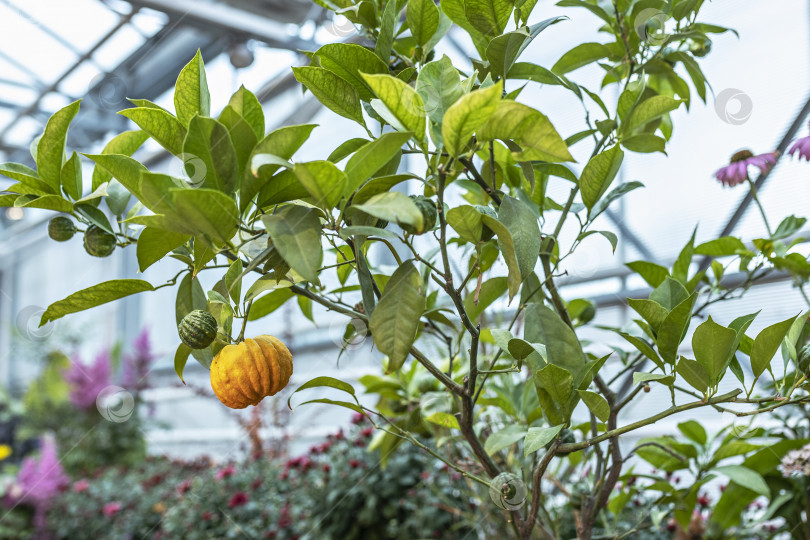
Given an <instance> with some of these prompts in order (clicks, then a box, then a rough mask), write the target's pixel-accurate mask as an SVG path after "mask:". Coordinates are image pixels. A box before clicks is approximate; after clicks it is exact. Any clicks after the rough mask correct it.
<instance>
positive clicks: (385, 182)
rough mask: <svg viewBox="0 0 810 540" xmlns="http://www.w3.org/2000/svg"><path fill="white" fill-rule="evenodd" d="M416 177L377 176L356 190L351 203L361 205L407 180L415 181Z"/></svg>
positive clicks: (400, 175) (407, 175)
mask: <svg viewBox="0 0 810 540" xmlns="http://www.w3.org/2000/svg"><path fill="white" fill-rule="evenodd" d="M416 178H417V177H416V176H414V175H412V174H394V175H391V176H378V177H376V178H372V179H371V180H369V181H368V182H366V183H365V184H363V187H361V188H360V189H358V190H357V191H356V192H355V194H354V195H353V196H352V203H354V204H362V203H364V202H366V201H368V200H369V199H370V198H372V197H373V196H375V195H379V194H380V193H386V192H388V191H390V190H391V188H393V187H394V186H396V185H399V184H401V183H402V182H406V181H408V180H415V179H416Z"/></svg>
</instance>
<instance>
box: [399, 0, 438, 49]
mask: <svg viewBox="0 0 810 540" xmlns="http://www.w3.org/2000/svg"><path fill="white" fill-rule="evenodd" d="M406 16H407V19H406V20H407V21H408V28H410V29H411V35H412V36H413V38H414V39H415V40H416V45H417V46H420V47H421V46H422V45H425V44H426V43H427V42H428V41H430V38H432V37H433V34H435V33H436V30H438V29H439V8H438V7H436V3H435V2H434V1H433V0H408V8H407V10H406Z"/></svg>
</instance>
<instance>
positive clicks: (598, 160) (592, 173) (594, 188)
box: [579, 145, 624, 210]
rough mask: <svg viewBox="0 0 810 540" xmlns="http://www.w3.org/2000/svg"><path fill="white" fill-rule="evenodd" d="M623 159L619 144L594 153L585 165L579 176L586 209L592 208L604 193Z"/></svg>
mask: <svg viewBox="0 0 810 540" xmlns="http://www.w3.org/2000/svg"><path fill="white" fill-rule="evenodd" d="M622 160H624V152H622V149H621V147H619V145H615V146H612V147H611V148H609V149H607V150H605V151H604V152H601V153H599V154H597V155H595V156H594V157H593V158H591V160H590V161H588V163H587V164H586V165H585V168H584V169H583V170H582V175H581V176H580V180H579V182H580V190H581V191H582V201H583V202H584V203H585V206H587V207H588V209H589V210H590V209H592V208H593V207H594V206H595V205H596V203H597V202H598V201H599V199H600V198H602V195H604V194H605V192H606V191H607V189H608V187H610V184H611V183H612V182H613V179H614V178H616V174H617V173H618V172H619V168H620V167H621V165H622Z"/></svg>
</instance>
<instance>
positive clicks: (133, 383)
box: [121, 328, 155, 392]
mask: <svg viewBox="0 0 810 540" xmlns="http://www.w3.org/2000/svg"><path fill="white" fill-rule="evenodd" d="M132 347H133V349H134V351H133V354H131V355H126V356H125V357H124V365H123V373H122V380H121V386H123V387H124V388H127V389H130V390H135V391H137V392H140V391H142V390H146V389H147V388H149V382H148V380H147V376H148V375H149V370H150V369H151V367H152V362H153V361H154V360H155V355H154V353H153V352H152V345H151V343H150V340H149V330H148V329H146V328H144V329H143V331H141V333H140V334H138V337H137V338H135V341H134V342H133V343H132Z"/></svg>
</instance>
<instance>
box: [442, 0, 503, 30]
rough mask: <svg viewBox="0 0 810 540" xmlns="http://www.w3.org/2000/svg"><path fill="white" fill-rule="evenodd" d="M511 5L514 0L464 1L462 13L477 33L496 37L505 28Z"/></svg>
mask: <svg viewBox="0 0 810 540" xmlns="http://www.w3.org/2000/svg"><path fill="white" fill-rule="evenodd" d="M513 5H514V0H464V13H465V15H466V16H467V20H469V21H470V24H471V25H472V26H473V27H475V28H476V29H477V30H478V31H480V32H481V33H483V34H485V35H487V36H497V35H499V34H500V33H501V32H503V31H504V29H505V28H506V24H507V22H508V21H509V16H510V15H511V14H512V6H513ZM451 18H452V17H451Z"/></svg>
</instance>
